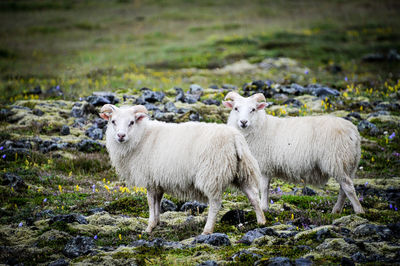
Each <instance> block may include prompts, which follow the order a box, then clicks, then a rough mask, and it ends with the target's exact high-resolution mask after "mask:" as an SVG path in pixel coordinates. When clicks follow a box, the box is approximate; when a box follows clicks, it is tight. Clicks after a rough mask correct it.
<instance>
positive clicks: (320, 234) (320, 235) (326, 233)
mask: <svg viewBox="0 0 400 266" xmlns="http://www.w3.org/2000/svg"><path fill="white" fill-rule="evenodd" d="M315 237H316V239H317V240H318V241H322V240H324V239H325V238H328V237H333V235H332V233H331V230H330V229H328V228H323V229H321V230H318V231H317V232H316V234H315Z"/></svg>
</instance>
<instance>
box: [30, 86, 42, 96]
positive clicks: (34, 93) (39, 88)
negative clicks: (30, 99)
mask: <svg viewBox="0 0 400 266" xmlns="http://www.w3.org/2000/svg"><path fill="white" fill-rule="evenodd" d="M27 94H30V95H32V94H33V95H40V94H42V88H41V87H40V86H39V85H38V86H36V87H35V88H33V90H30V91H28V93H27Z"/></svg>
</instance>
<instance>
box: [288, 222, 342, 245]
mask: <svg viewBox="0 0 400 266" xmlns="http://www.w3.org/2000/svg"><path fill="white" fill-rule="evenodd" d="M334 230H335V226H333V225H324V226H319V227H315V228H313V229H310V230H305V231H302V232H299V233H298V234H296V236H295V237H294V239H295V240H300V239H316V240H318V241H322V240H323V239H325V238H328V237H333V236H334V235H336V234H335V233H334Z"/></svg>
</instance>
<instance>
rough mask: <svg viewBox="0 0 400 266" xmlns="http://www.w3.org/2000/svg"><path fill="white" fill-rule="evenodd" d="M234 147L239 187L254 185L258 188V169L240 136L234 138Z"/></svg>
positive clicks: (255, 161)
mask: <svg viewBox="0 0 400 266" xmlns="http://www.w3.org/2000/svg"><path fill="white" fill-rule="evenodd" d="M235 147H236V154H237V157H238V169H237V173H238V182H239V185H244V184H254V185H256V186H257V187H259V182H260V180H261V171H260V167H259V166H258V162H257V160H256V159H255V158H254V156H253V155H252V154H251V152H250V149H249V147H248V145H247V142H246V140H245V139H244V137H243V136H242V135H236V136H235Z"/></svg>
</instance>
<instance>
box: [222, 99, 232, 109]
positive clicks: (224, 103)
mask: <svg viewBox="0 0 400 266" xmlns="http://www.w3.org/2000/svg"><path fill="white" fill-rule="evenodd" d="M222 104H223V105H224V106H225V107H228V108H231V109H232V108H233V102H232V101H222Z"/></svg>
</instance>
